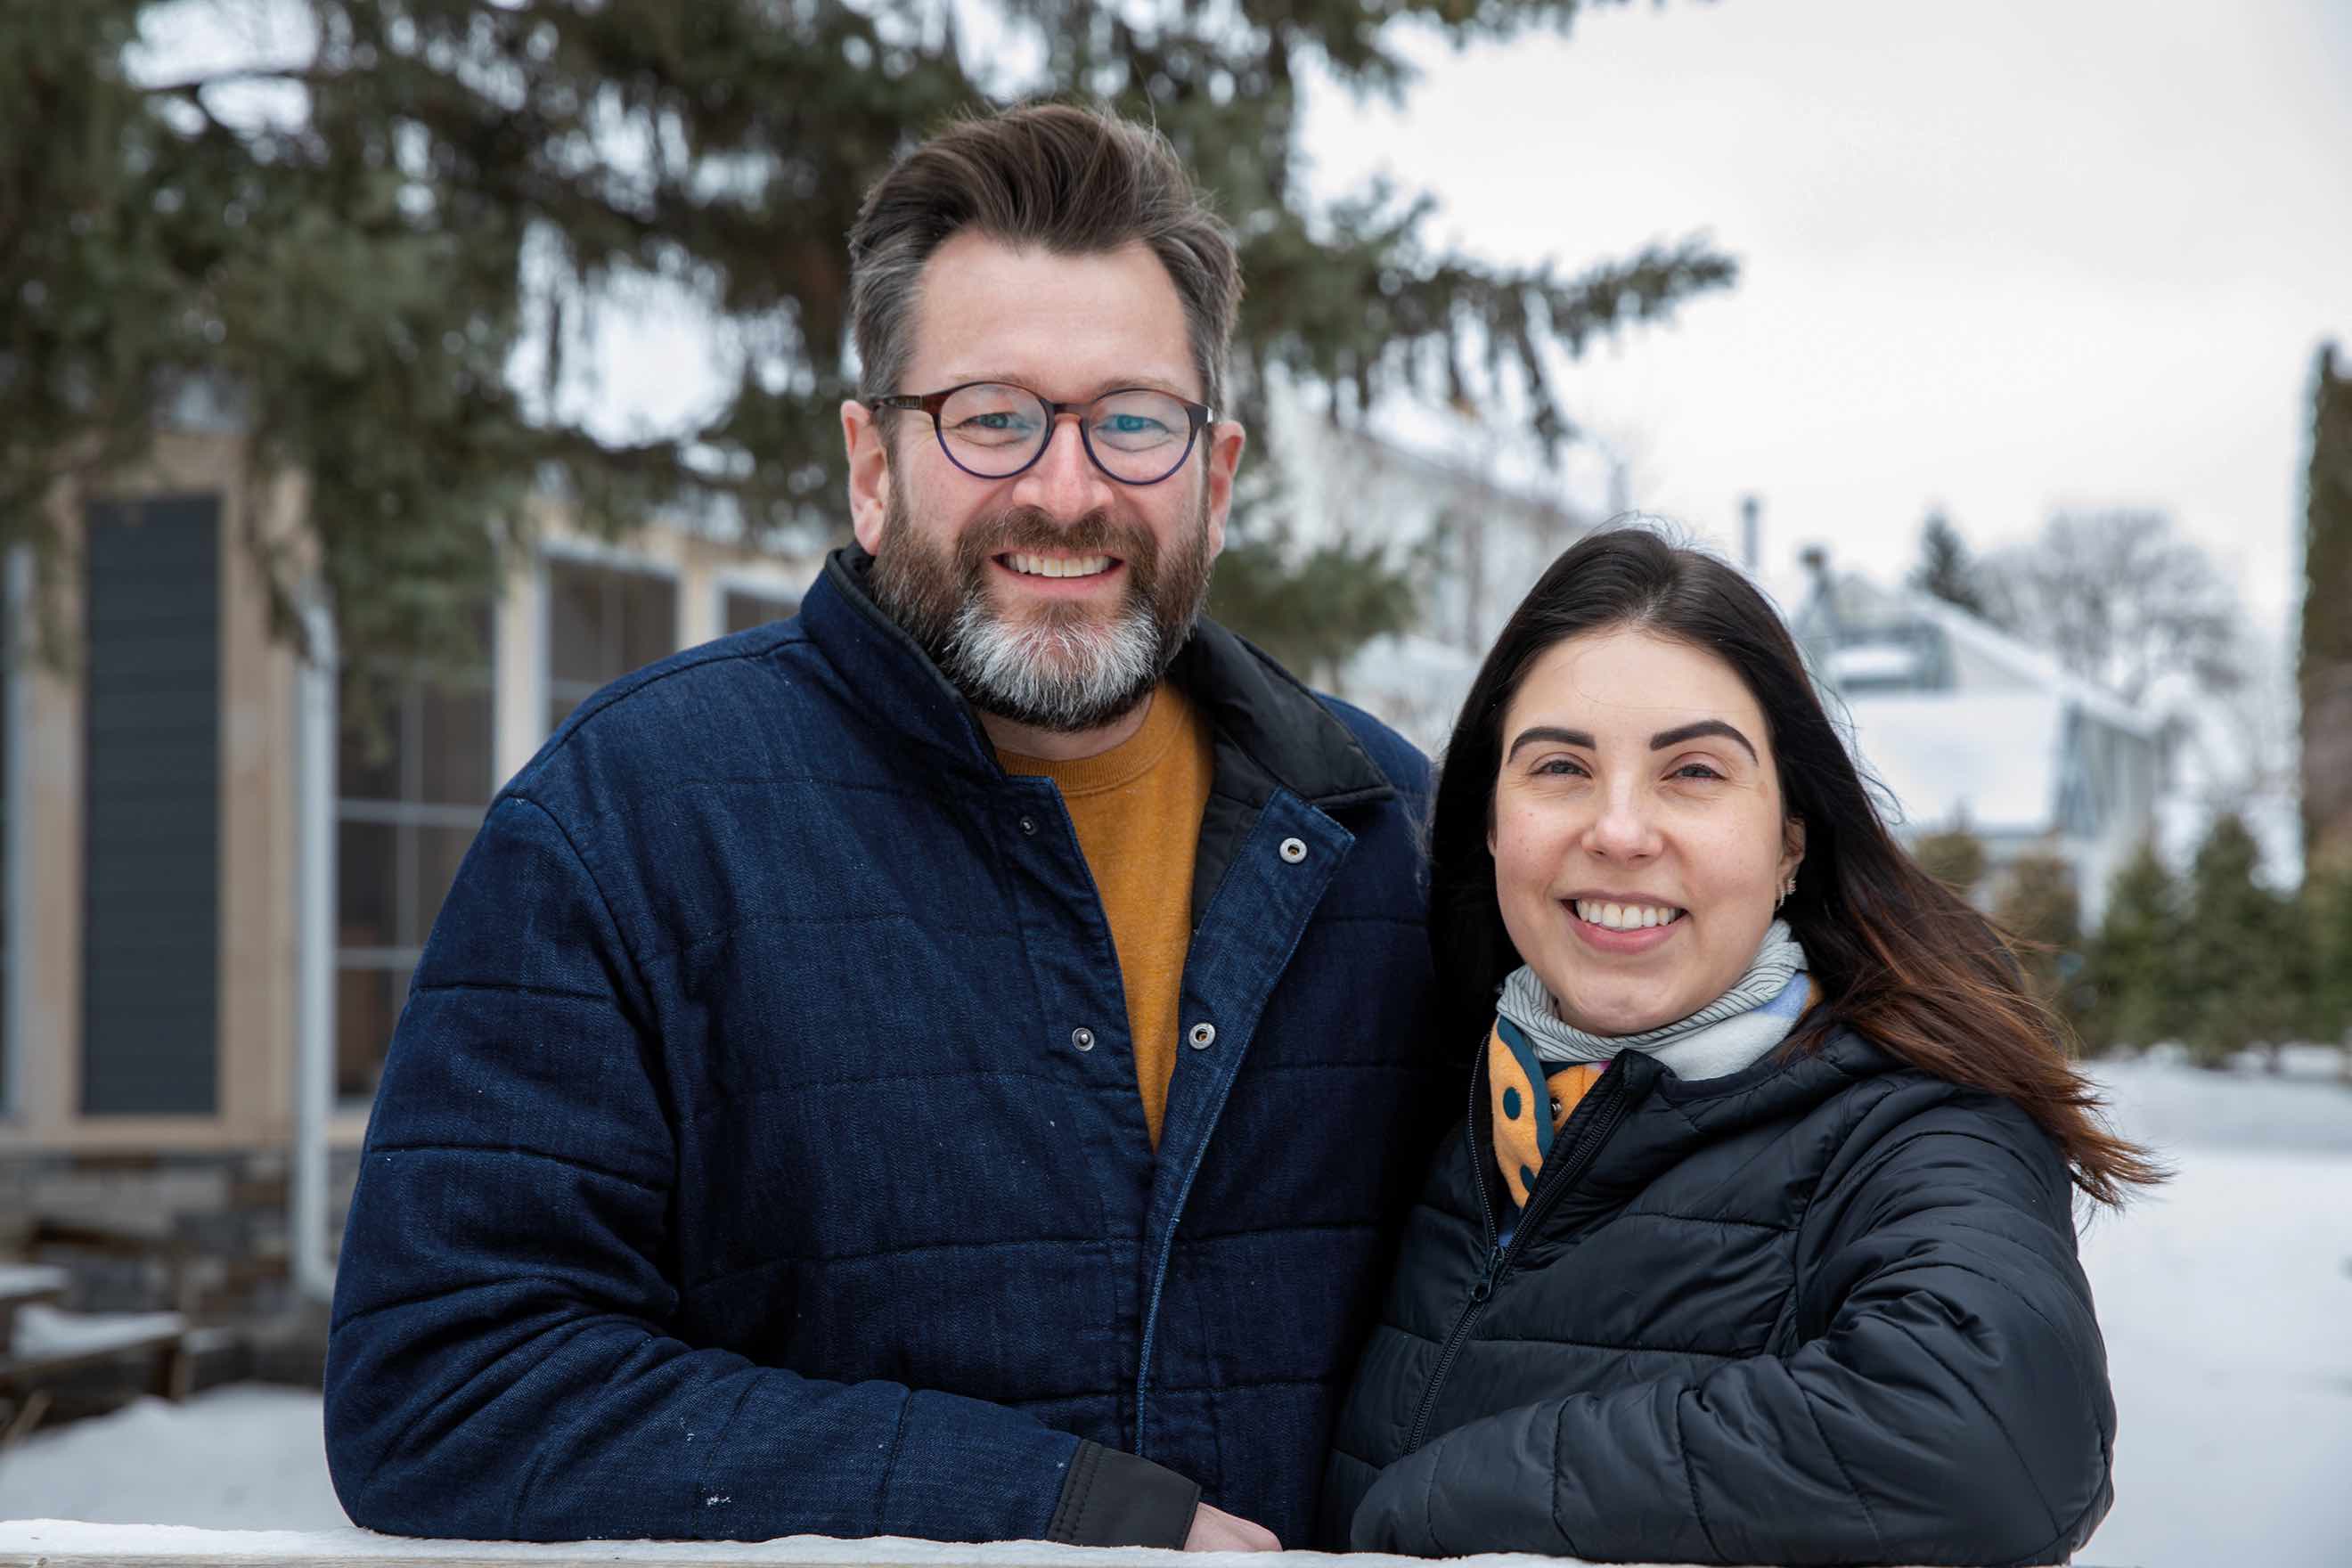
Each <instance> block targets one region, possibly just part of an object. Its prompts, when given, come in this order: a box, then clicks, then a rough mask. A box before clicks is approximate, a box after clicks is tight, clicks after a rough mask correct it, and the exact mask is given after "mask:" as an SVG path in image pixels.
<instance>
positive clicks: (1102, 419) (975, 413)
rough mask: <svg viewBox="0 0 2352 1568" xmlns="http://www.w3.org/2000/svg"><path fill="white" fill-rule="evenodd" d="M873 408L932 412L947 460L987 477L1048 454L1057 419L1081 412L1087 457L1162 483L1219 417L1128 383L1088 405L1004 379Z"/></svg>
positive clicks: (1118, 474)
mask: <svg viewBox="0 0 2352 1568" xmlns="http://www.w3.org/2000/svg"><path fill="white" fill-rule="evenodd" d="M868 406H870V407H874V408H898V409H905V410H907V411H908V412H910V413H911V412H919V413H923V414H928V415H929V416H931V428H932V429H933V430H935V431H937V432H938V434H939V437H940V450H941V451H943V452H945V453H947V455H948V461H949V462H950V463H953V464H954V465H955V466H956V467H957V468H961V469H962V470H963V471H964V472H965V473H967V474H970V475H971V476H972V477H973V478H974V479H1011V478H1012V477H1013V475H1015V474H1018V473H1021V472H1023V471H1024V470H1025V469H1027V468H1029V467H1030V466H1031V465H1033V464H1034V463H1035V462H1036V461H1037V459H1038V458H1042V457H1044V456H1045V447H1046V444H1047V443H1048V442H1050V441H1051V440H1052V439H1053V438H1054V426H1055V422H1056V421H1058V420H1059V419H1060V417H1061V416H1063V415H1065V414H1075V415H1076V416H1077V417H1078V441H1079V443H1080V444H1081V445H1082V446H1084V447H1086V449H1087V457H1088V458H1091V459H1093V461H1094V465H1095V467H1096V468H1100V469H1101V470H1102V471H1103V472H1104V473H1106V474H1108V475H1109V476H1110V477H1111V478H1112V479H1117V480H1118V482H1119V483H1120V484H1123V485H1156V484H1158V483H1159V482H1160V480H1162V479H1166V478H1168V476H1169V475H1171V474H1172V473H1174V472H1175V471H1176V470H1177V469H1179V468H1182V467H1183V466H1184V459H1185V458H1189V457H1191V456H1192V444H1193V443H1194V442H1195V441H1197V440H1199V439H1200V436H1201V427H1202V426H1204V425H1206V424H1208V423H1209V421H1211V420H1212V419H1213V418H1215V417H1216V415H1215V414H1214V413H1213V411H1212V410H1211V409H1210V407H1209V405H1207V404H1205V403H1187V402H1185V401H1184V400H1183V399H1182V398H1181V397H1176V396H1172V395H1170V394H1168V393H1165V392H1154V391H1152V390H1151V389H1150V388H1149V387H1142V386H1129V387H1123V388H1121V389H1120V390H1118V391H1117V392H1106V393H1104V394H1103V395H1101V396H1100V397H1097V398H1095V399H1093V400H1092V401H1091V402H1087V403H1055V402H1054V401H1053V400H1051V399H1050V398H1047V397H1044V396H1042V395H1039V394H1037V393H1034V392H1032V391H1030V390H1029V389H1028V388H1027V387H1025V386H1013V385H1009V384H1006V383H1004V382H1001V381H974V382H967V383H966V384H963V385H961V386H951V387H950V388H948V389H947V390H946V391H945V392H931V393H926V394H924V395H921V396H919V397H913V396H892V397H877V398H873V399H870V400H869V401H868Z"/></svg>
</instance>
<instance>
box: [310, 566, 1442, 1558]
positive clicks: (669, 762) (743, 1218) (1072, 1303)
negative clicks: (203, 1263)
mask: <svg viewBox="0 0 2352 1568" xmlns="http://www.w3.org/2000/svg"><path fill="white" fill-rule="evenodd" d="M867 564H868V563H867V560H866V557H864V556H863V555H862V554H860V553H859V552H856V551H854V550H853V551H849V552H843V553H841V554H838V555H836V556H835V558H834V560H833V561H832V562H831V563H829V564H828V566H827V568H826V571H825V573H824V577H823V578H822V579H821V580H820V581H819V583H818V584H816V585H815V586H814V588H813V589H812V591H811V592H810V594H809V595H808V598H807V601H806V603H805V605H804V606H803V612H802V614H801V615H800V616H797V617H796V618H795V619H793V620H792V621H788V622H783V623H779V624H777V625H774V626H768V627H764V628H761V629H760V630H757V631H753V632H748V633H745V634H742V635H740V636H737V637H730V638H727V639H726V640H724V641H721V642H717V643H713V644H710V645H709V646H707V647H700V648H697V649H694V650H692V651H690V652H688V653H684V654H680V655H678V656H677V657H676V658H671V659H668V660H667V661H665V662H663V663H661V664H657V665H655V666H652V667H651V668H646V669H645V670H641V671H639V672H638V673H637V674H635V675H633V676H631V677H629V678H627V679H624V680H622V681H620V682H618V683H616V684H615V685H614V686H613V687H612V688H610V689H607V690H606V691H604V693H602V694H600V695H599V696H598V697H597V698H595V699H593V700H591V701H590V702H588V703H587V704H585V705H584V706H583V708H582V710H580V711H579V712H578V713H577V714H576V715H575V716H574V717H573V718H572V720H571V721H569V722H568V723H566V724H565V725H564V727H563V728H562V730H561V731H558V733H557V734H556V735H555V736H554V737H553V738H552V739H551V741H550V742H548V744H547V746H546V748H545V749H544V750H542V751H541V752H540V754H539V756H538V757H537V758H536V759H534V760H533V761H532V762H531V763H530V765H529V766H528V767H526V768H525V769H524V770H523V771H522V773H520V775H518V776H517V777H516V779H515V780H514V781H513V783H512V784H509V786H508V787H507V788H506V790H505V791H504V792H503V793H501V794H500V795H499V798H498V800H497V802H496V803H495V804H494V805H492V807H491V809H490V812H489V816H488V821H487V822H486V823H485V824H484V826H483V828H482V831H481V835H480V837H479V838H478V840H477V841H476V843H475V845H474V847H473V848H472V850H471V852H470V853H469V854H468V855H467V858H466V861H465V863H464V865H463V867H462V868H461V869H460V870H459V872H458V874H457V881H456V885H455V887H454V888H453V889H451V891H450V894H449V897H448V900H447V902H446V904H445V905H444V907H443V909H442V912H441V915H440V918H439V920H438V921H437V922H436V925H435V927H434V931H433V935H432V940H431V942H429V944H428V945H427V947H426V949H425V955H424V958H423V961H422V963H420V965H419V967H418V969H417V971H416V975H415V987H414V989H413V991H412V992H411V994H410V996H409V999H408V1004H407V1006H406V1009H405V1010H404V1013H403V1015H402V1017H401V1020H400V1024H399V1027H398V1030H397V1033H396V1034H395V1036H394V1040H393V1043H392V1047H391V1051H390V1056H389V1059H388V1061H387V1063H386V1066H385V1070H384V1077H383V1087H382V1089H381V1090H380V1092H379V1094H378V1097H377V1100H376V1105H375V1110H374V1114H373V1119H372V1121H370V1123H369V1128H368V1137H367V1143H366V1150H365V1155H364V1163H363V1166H362V1173H361V1176H360V1182H359V1187H358V1190H357V1194H356V1196H355V1197H354V1199H353V1202H352V1215H351V1223H350V1227H349V1230H348V1232H347V1234H346V1236H345V1239H344V1244H343V1252H342V1259H341V1273H340V1278H339V1279H338V1282H337V1290H336V1299H335V1307H334V1319H333V1327H332V1333H331V1344H330V1350H329V1355H328V1368H327V1417H326V1419H327V1449H328V1458H329V1460H330V1464H331V1470H332V1474H333V1477H334V1480H335V1485H336V1489H337V1490H338V1492H339V1493H340V1495H341V1499H342V1501H343V1505H344V1507H345V1508H346V1510H348V1511H349V1512H350V1514H351V1516H352V1519H353V1520H354V1521H356V1522H358V1523H360V1524H362V1525H366V1526H369V1527H371V1528H373V1529H377V1530H383V1531H395V1532H400V1533H404V1534H412V1535H434V1536H467V1537H489V1538H510V1539H530V1540H562V1539H580V1538H587V1537H647V1536H650V1537H667V1538H731V1539H758V1538H764V1537H770V1536H779V1535H786V1534H792V1533H794V1532H798V1531H814V1532H818V1533H822V1534H826V1535H835V1536H863V1535H870V1534H893V1535H910V1536H919V1537H929V1538H932V1539H939V1540H987V1539H995V1538H1048V1539H1058V1540H1065V1541H1076V1542H1103V1543H1113V1542H1120V1541H1130V1542H1146V1543H1153V1542H1157V1543H1163V1544H1172V1543H1174V1541H1180V1540H1181V1531H1182V1528H1183V1525H1184V1523H1185V1522H1186V1521H1189V1518H1190V1514H1191V1510H1192V1498H1193V1496H1194V1495H1195V1494H1194V1492H1193V1490H1192V1483H1193V1482H1197V1483H1199V1486H1200V1489H1201V1491H1200V1493H1199V1495H1201V1496H1202V1497H1205V1498H1206V1500H1209V1501H1212V1502H1214V1503H1216V1504H1217V1505H1219V1506H1220V1507H1223V1508H1225V1509H1228V1510H1232V1511H1234V1512H1236V1513H1239V1514H1241V1515H1243V1516H1244V1517H1247V1518H1250V1519H1254V1520H1256V1521H1260V1522H1261V1523H1264V1524H1265V1525H1267V1526H1268V1527H1269V1528H1271V1529H1273V1530H1274V1531H1276V1533H1277V1534H1279V1535H1280V1536H1282V1537H1283V1538H1284V1540H1285V1541H1286V1542H1290V1543H1300V1542H1303V1538H1304V1536H1305V1534H1306V1533H1307V1530H1308V1529H1309V1527H1310V1522H1311V1521H1312V1518H1313V1514H1314V1507H1315V1501H1316V1493H1317V1489H1318V1481H1319V1479H1320V1473H1321V1468H1322V1464H1323V1459H1324V1456H1325V1453H1326V1450H1327V1444H1328V1438H1329V1436H1330V1430H1331V1423H1332V1418H1333V1415H1334V1412H1335V1408H1336V1405H1337V1402H1338V1396H1339V1393H1340V1391H1341V1387H1342V1384H1344V1381H1345V1377H1346V1374H1347V1371H1348V1369H1349V1365H1350V1364H1351V1363H1352V1361H1353V1358H1354V1355H1355V1352H1356V1351H1357V1350H1358V1349H1359V1348H1360V1343H1361V1338H1362V1335H1363V1333H1364V1331H1366V1329H1367V1328H1368V1327H1369V1322H1370V1311H1371V1309H1372V1307H1373V1306H1374V1304H1375V1302H1376V1300H1377V1293H1378V1290H1379V1288H1380V1285H1381V1280H1382V1278H1383V1276H1384V1274H1385V1270H1386V1268H1387V1265H1388V1262H1389V1260H1390V1258H1391V1256H1392V1253H1393V1250H1394V1243H1395V1239H1396V1235H1397V1230H1398V1227H1399V1226H1400V1224H1401V1222H1402V1215H1403V1212H1404V1210H1405V1208H1406V1206H1407V1205H1408V1204H1409V1202H1410V1199H1411V1195H1412V1187H1413V1185H1414V1184H1415V1182H1416V1180H1417V1178H1418V1175H1419V1173H1420V1171H1421V1170H1422V1168H1423V1166H1424V1165H1425V1164H1426V1163H1427V1159H1428V1156H1429V1152H1430V1151H1431V1149H1432V1147H1433V1145H1434V1142H1435V1140H1436V1137H1437V1135H1438V1134H1439V1132H1440V1131H1442V1127H1443V1121H1444V1117H1445V1113H1446V1112H1447V1111H1448V1110H1451V1108H1452V1106H1453V1104H1454V1094H1453V1092H1452V1090H1451V1089H1440V1088H1439V1086H1440V1085H1441V1084H1442V1083H1444V1082H1447V1081H1451V1080H1449V1079H1444V1078H1443V1077H1442V1075H1441V1073H1440V1071H1439V1068H1438V1066H1437V1063H1436V1060H1435V1058H1434V1057H1433V1054H1432V1053H1431V1052H1430V1050H1429V1048H1428V1047H1427V1046H1426V1044H1425V1042H1426V1041H1427V1040H1428V1039H1429V1038H1430V1037H1431V1034H1432V1030H1431V1027H1430V1016H1429V994H1428V993H1429V981H1430V973H1429V958H1428V947H1427V943H1426V942H1425V940H1424V937H1423V908H1422V897H1423V895H1422V890H1421V878H1420V865H1419V858H1418V850H1417V839H1416V834H1415V831H1414V825H1415V822H1416V821H1417V819H1418V817H1419V816H1420V814H1421V812H1422V809H1423V795H1424V793H1425V790H1426V764H1425V763H1424V762H1423V759H1422V757H1421V756H1420V755H1419V753H1417V752H1414V751H1413V750H1412V748H1411V747H1410V746H1408V745H1407V744H1405V743H1404V742H1402V741H1400V740H1399V739H1398V738H1397V737H1396V736H1395V735H1393V734H1391V732H1390V731H1387V730H1386V729H1384V728H1382V727H1381V725H1380V724H1379V723H1377V722H1375V721H1372V720H1371V719H1370V718H1368V717H1367V716H1365V715H1363V714H1361V713H1360V712H1358V711H1356V710H1352V709H1349V708H1348V707H1346V706H1345V705H1343V704H1339V703H1337V702H1330V701H1328V700H1319V699H1317V698H1315V697H1313V696H1312V695H1310V694H1309V693H1307V691H1306V689H1304V688H1302V687H1300V686H1298V685H1297V683H1296V682H1295V681H1293V680H1292V679H1290V678H1289V677H1288V676H1286V675H1285V674H1284V673H1282V672H1281V671H1280V670H1279V669H1278V668H1276V667H1275V666H1274V665H1273V664H1272V663H1271V662H1270V661H1268V660H1266V659H1265V658H1264V657H1263V656H1262V655H1259V654H1257V653H1256V652H1255V650H1253V649H1251V648H1250V647H1248V646H1247V645H1246V644H1244V643H1243V642H1241V641H1240V640H1239V639H1238V638H1235V637H1232V636H1231V635H1230V634H1228V633H1225V632H1223V631H1221V630H1219V629H1218V628H1216V627H1214V626H1207V625H1203V626H1202V628H1201V629H1200V631H1199V632H1198V633H1197V635H1196V636H1195V637H1193V639H1192V642H1191V643H1190V644H1189V645H1188V646H1187V647H1186V649H1185V651H1184V653H1183V654H1182V655H1181V656H1180V658H1179V660H1178V663H1177V666H1176V668H1175V669H1174V671H1173V672H1172V673H1173V675H1174V677H1175V679H1179V680H1181V681H1182V682H1183V683H1184V685H1185V687H1186V689H1187V690H1188V692H1190V693H1191V694H1192V696H1193V697H1194V698H1195V700H1197V701H1198V702H1199V704H1200V705H1201V706H1202V709H1203V710H1204V711H1205V712H1206V714H1207V716H1208V717H1209V719H1210V720H1211V721H1212V722H1213V725H1214V727H1215V731H1216V739H1215V777H1214V782H1213V788H1212V795H1211V799H1210V803H1209V805H1208V809H1207V813H1206V815H1205V816H1204V819H1203V821H1202V833H1201V841H1200V847H1199V853H1198V861H1197V869H1196V875H1195V880H1194V886H1193V888H1192V910H1193V915H1194V919H1195V922H1196V924H1195V929H1194V932H1193V936H1192V945H1191V949H1190V955H1189V958H1188V960H1187V963H1186V965H1185V970H1184V978H1183V992H1182V1015H1181V1016H1182V1021H1183V1024H1184V1026H1185V1028H1186V1031H1187V1037H1188V1039H1200V1038H1203V1037H1207V1034H1208V1032H1207V1031H1199V1030H1196V1028H1195V1026H1197V1025H1202V1024H1206V1025H1209V1026H1212V1028H1213V1038H1210V1039H1208V1043H1206V1044H1205V1045H1203V1046H1200V1047H1198V1048H1189V1047H1188V1048H1185V1049H1183V1050H1181V1052H1180V1056H1181V1060H1180V1061H1179V1062H1178V1063H1177V1065H1176V1071H1175V1078H1174V1081H1173V1083H1172V1085H1171V1090H1170V1096H1169V1101H1168V1113H1167V1121H1166V1124H1165V1129H1164V1132H1163V1138H1162V1142H1161V1144H1160V1149H1159V1151H1158V1153H1157V1156H1156V1157H1155V1155H1154V1152H1153V1151H1152V1149H1151V1146H1150V1142H1149V1139H1148V1137H1147V1134H1146V1131H1145V1126H1144V1121H1143V1110H1142V1104H1141V1100H1140V1099H1139V1096H1138V1093H1137V1089H1136V1080H1135V1074H1134V1067H1133V1058H1132V1055H1131V1052H1130V1050H1129V1042H1128V1040H1127V1037H1126V1034H1127V1006H1126V1004H1125V1001H1124V998H1123V994H1122V992H1121V988H1120V982H1119V972H1118V962H1117V959H1116V957H1115V955H1114V954H1113V952H1112V948H1111V937H1110V932H1109V930H1108V926H1107V925H1106V924H1105V921H1104V918H1103V913H1102V910H1101V906H1100V901H1099V900H1098V899H1097V896H1096V893H1095V890H1094V883H1093V880H1092V879H1091V877H1090V876H1089V874H1088V872H1087V866H1086V862H1085V859H1084V858H1083V856H1082V854H1081V853H1080V850H1079V847H1078V844H1077V839H1076V835H1075V833H1074V832H1073V830H1072V827H1071V825H1070V822H1069V818H1068V816H1067V815H1066V813H1065V812H1064V810H1063V807H1062V805H1061V798H1060V796H1059V795H1058V794H1057V792H1056V790H1055V786H1054V784H1052V783H1051V782H1050V781H1048V780H1045V779H1042V778H1021V777H1008V776H1007V775H1006V774H1005V773H1003V770H1002V769H1001V768H1000V767H999V766H998V765H997V763H996V761H995V756H994V752H992V749H991V748H990V746H989V744H988V742H987V740H986V738H985V736H984V735H983V733H982V731H981V730H980V728H979V725H978V723H977V721H976V719H975V717H974V716H973V714H972V712H971V710H970V709H969V707H968V706H967V705H966V704H964V703H963V702H962V701H961V700H960V699H959V698H958V697H957V696H956V695H955V693H954V692H953V690H952V689H950V687H949V686H948V685H947V683H946V682H945V681H944V680H943V679H941V677H940V674H939V673H938V671H937V669H936V668H934V667H933V666H932V665H931V664H930V663H929V660H927V659H926V658H924V657H923V655H922V654H921V652H920V651H919V649H918V648H917V647H916V646H915V645H914V643H913V642H912V641H910V640H909V639H908V637H906V636H905V635H904V634H903V633H901V632H900V631H899V630H898V628H897V627H896V626H892V625H891V624H890V623H889V622H888V621H887V619H885V618H884V617H883V616H881V615H880V614H879V613H878V612H877V610H876V609H875V608H874V606H873V605H872V603H871V601H870V599H869V598H868V597H867V596H866V591H865V588H864V585H863V576H864V572H865V569H866V565H867ZM1433 1119H1434V1120H1433ZM1133 1456H1142V1457H1143V1458H1141V1459H1139V1458H1134V1457H1133ZM1147 1460H1148V1461H1150V1462H1149V1463H1146V1462H1145V1461H1147ZM1180 1478H1189V1480H1186V1479H1180ZM1171 1533H1172V1535H1173V1538H1174V1541H1171Z"/></svg>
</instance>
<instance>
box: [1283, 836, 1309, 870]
mask: <svg viewBox="0 0 2352 1568" xmlns="http://www.w3.org/2000/svg"><path fill="white" fill-rule="evenodd" d="M1282 858H1284V859H1285V860H1287V861H1289V862H1290V863H1291V864H1292V865H1294V866H1296V865H1297V864H1298V863H1299V862H1300V861H1301V860H1304V859H1306V858H1307V846H1306V844H1305V843H1303V842H1302V841H1300V840H1298V839H1296V838H1286V839H1284V840H1283V841H1282Z"/></svg>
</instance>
